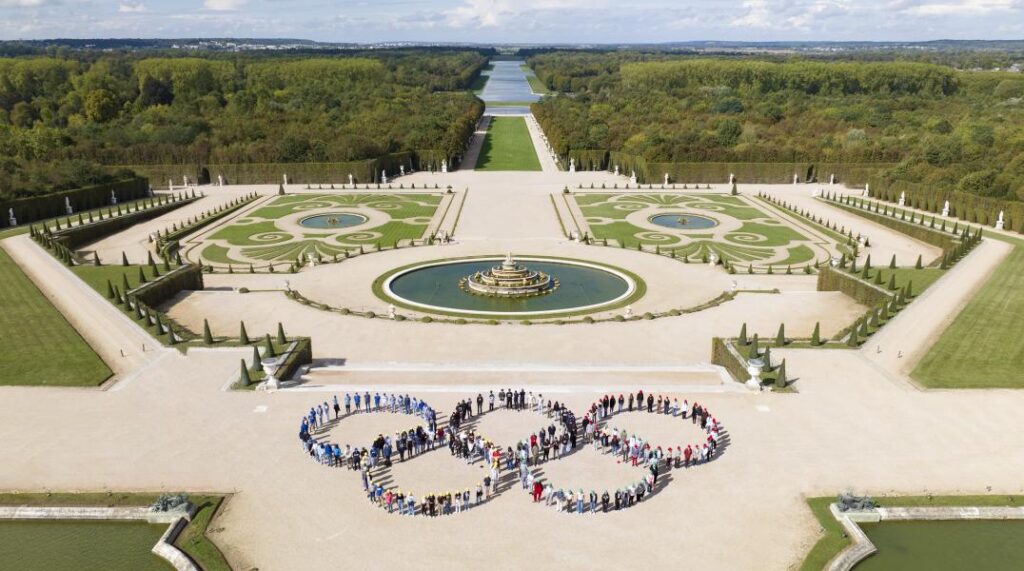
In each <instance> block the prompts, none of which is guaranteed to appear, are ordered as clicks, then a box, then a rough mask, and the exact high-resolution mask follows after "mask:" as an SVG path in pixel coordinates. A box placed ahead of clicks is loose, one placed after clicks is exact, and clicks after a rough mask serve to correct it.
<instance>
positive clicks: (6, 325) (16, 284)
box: [0, 248, 113, 386]
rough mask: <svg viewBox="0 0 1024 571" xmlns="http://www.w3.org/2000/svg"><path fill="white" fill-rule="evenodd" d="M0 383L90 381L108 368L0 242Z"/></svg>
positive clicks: (97, 379)
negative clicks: (0, 341) (0, 371)
mask: <svg viewBox="0 0 1024 571" xmlns="http://www.w3.org/2000/svg"><path fill="white" fill-rule="evenodd" d="M0 339H3V342H2V345H3V347H4V350H3V351H0V370H2V371H3V372H4V374H3V375H0V385H41V386H96V385H99V384H101V383H102V382H103V381H105V380H107V379H108V378H110V375H111V374H113V373H112V372H111V370H110V367H108V366H107V364H106V363H104V362H103V360H102V359H100V358H99V356H98V355H97V354H96V352H95V351H93V350H92V347H90V346H89V344H88V343H86V342H85V339H82V337H81V335H79V334H78V332H77V331H75V329H74V328H73V327H72V326H71V324H69V323H68V322H67V320H66V319H64V316H63V315H61V314H60V312H59V311H57V309H56V308H55V307H54V306H53V305H52V304H51V303H50V301H49V300H48V299H47V298H46V297H45V296H44V295H43V293H42V292H41V291H39V289H38V288H37V287H36V286H35V284H33V283H32V280H30V279H29V278H28V276H26V275H25V274H24V273H23V272H22V271H21V268H19V267H18V265H17V264H15V263H14V260H12V259H11V257H10V256H8V255H7V252H6V251H4V250H3V249H2V248H0Z"/></svg>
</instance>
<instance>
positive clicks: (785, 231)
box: [573, 193, 825, 272]
mask: <svg viewBox="0 0 1024 571" xmlns="http://www.w3.org/2000/svg"><path fill="white" fill-rule="evenodd" d="M573 198H574V199H575V200H576V203H577V205H578V206H579V208H580V212H582V213H583V215H584V216H585V217H586V220H587V223H588V226H589V228H590V234H591V235H592V236H593V237H594V238H596V239H597V240H609V241H614V242H613V244H618V245H620V246H621V245H624V246H625V247H627V248H636V247H637V245H642V246H643V247H645V248H647V249H648V250H651V249H655V248H659V249H660V251H661V252H663V253H668V252H670V251H671V252H674V254H675V256H676V257H678V258H684V257H685V258H690V259H694V258H696V259H703V257H704V256H710V255H711V254H712V253H715V254H716V255H717V256H718V257H719V258H721V259H723V260H725V261H728V262H731V263H737V264H740V266H742V267H745V266H746V265H748V264H758V267H759V268H761V269H763V268H764V262H765V261H767V260H770V259H772V258H775V259H776V260H777V261H775V262H773V263H772V264H771V265H772V266H773V267H775V268H776V270H777V271H778V270H781V271H782V272H784V271H785V269H786V267H787V266H794V272H795V271H798V270H800V268H798V267H795V266H798V265H800V264H808V263H811V262H813V261H814V260H815V259H816V257H818V256H824V255H825V250H824V249H823V244H822V242H820V241H815V240H812V239H811V238H808V237H807V236H805V235H804V234H803V233H802V232H800V231H799V230H798V229H797V228H795V227H793V226H791V225H789V224H786V223H785V222H783V221H780V220H779V219H777V218H775V217H773V216H772V215H770V214H769V213H768V212H766V211H765V210H762V209H761V208H759V207H758V206H756V205H752V204H750V203H749V202H747V201H746V200H745V199H743V198H742V197H737V196H728V195H721V194H690V193H687V194H684V193H671V194H669V193H653V194H617V193H577V194H574V195H573ZM641 211H642V212H643V214H644V215H645V216H648V215H649V216H653V215H658V214H672V213H675V212H688V213H694V214H698V215H701V216H704V217H708V218H712V219H714V220H716V221H718V222H719V223H729V222H730V220H729V219H730V218H732V219H736V220H738V221H740V222H741V225H740V228H738V229H737V230H735V231H729V232H726V233H725V234H724V235H720V236H719V235H716V234H714V233H694V232H692V231H687V230H684V229H674V228H666V227H660V226H659V227H657V228H656V229H655V228H651V227H648V226H643V227H641V226H638V225H637V224H635V223H634V222H633V221H631V220H627V217H629V216H630V215H633V214H634V213H637V212H641ZM714 230H715V229H714V228H712V229H710V230H709V232H713V231H714ZM742 267H741V268H738V271H741V270H742Z"/></svg>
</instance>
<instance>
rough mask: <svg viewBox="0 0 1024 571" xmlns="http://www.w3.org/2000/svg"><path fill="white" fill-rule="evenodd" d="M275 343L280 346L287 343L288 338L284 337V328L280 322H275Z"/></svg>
mask: <svg viewBox="0 0 1024 571" xmlns="http://www.w3.org/2000/svg"><path fill="white" fill-rule="evenodd" d="M277 342H278V343H279V344H281V345H284V344H285V343H288V338H287V337H285V336H284V326H283V325H281V322H280V321H278V322H277Z"/></svg>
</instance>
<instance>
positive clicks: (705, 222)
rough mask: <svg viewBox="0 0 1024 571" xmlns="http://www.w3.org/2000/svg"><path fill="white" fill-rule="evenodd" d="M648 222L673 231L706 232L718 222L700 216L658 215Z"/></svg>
mask: <svg viewBox="0 0 1024 571" xmlns="http://www.w3.org/2000/svg"><path fill="white" fill-rule="evenodd" d="M650 220H651V223H652V224H657V225H658V226H663V227H665V228H672V229H675V230H707V229H708V228H714V227H715V226H718V220H715V219H714V218H711V217H710V216H701V215H700V214H683V213H675V214H658V215H657V216H651V218H650Z"/></svg>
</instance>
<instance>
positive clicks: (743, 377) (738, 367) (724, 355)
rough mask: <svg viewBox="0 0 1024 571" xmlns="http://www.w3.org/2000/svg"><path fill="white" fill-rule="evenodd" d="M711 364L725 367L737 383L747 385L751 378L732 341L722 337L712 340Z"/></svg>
mask: <svg viewBox="0 0 1024 571" xmlns="http://www.w3.org/2000/svg"><path fill="white" fill-rule="evenodd" d="M711 362H712V363H714V364H715V365H721V366H722V367H725V370H726V371H729V375H731V376H732V378H733V380H735V381H736V382H739V383H745V382H746V381H747V379H748V378H749V375H748V374H747V365H746V363H745V362H744V360H743V358H742V357H741V356H740V354H739V353H737V352H736V349H735V348H734V347H733V344H732V342H731V341H727V340H725V339H722V338H721V337H712V338H711Z"/></svg>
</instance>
